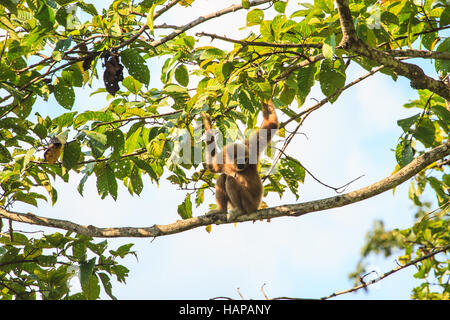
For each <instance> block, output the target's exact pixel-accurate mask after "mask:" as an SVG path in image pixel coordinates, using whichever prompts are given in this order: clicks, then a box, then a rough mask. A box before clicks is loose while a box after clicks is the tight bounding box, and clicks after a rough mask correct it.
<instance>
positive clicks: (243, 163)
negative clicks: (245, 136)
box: [224, 143, 256, 174]
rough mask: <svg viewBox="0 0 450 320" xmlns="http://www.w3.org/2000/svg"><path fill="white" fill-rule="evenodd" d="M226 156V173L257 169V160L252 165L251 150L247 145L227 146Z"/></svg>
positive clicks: (234, 144) (235, 144)
mask: <svg viewBox="0 0 450 320" xmlns="http://www.w3.org/2000/svg"><path fill="white" fill-rule="evenodd" d="M224 155H225V163H224V171H225V172H226V173H228V174H232V173H236V172H243V171H246V170H247V169H256V160H255V161H254V162H255V163H252V161H251V157H250V152H249V149H248V147H247V145H245V144H242V143H233V144H229V145H227V146H226V147H225V150H224Z"/></svg>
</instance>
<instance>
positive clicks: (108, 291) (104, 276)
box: [98, 272, 117, 300]
mask: <svg viewBox="0 0 450 320" xmlns="http://www.w3.org/2000/svg"><path fill="white" fill-rule="evenodd" d="M98 275H99V277H100V280H101V281H102V284H103V288H104V289H105V292H106V294H107V295H108V296H109V297H110V298H111V299H113V300H117V298H116V297H115V296H114V295H113V294H112V284H111V280H110V278H109V276H108V275H107V274H106V273H103V272H99V273H98Z"/></svg>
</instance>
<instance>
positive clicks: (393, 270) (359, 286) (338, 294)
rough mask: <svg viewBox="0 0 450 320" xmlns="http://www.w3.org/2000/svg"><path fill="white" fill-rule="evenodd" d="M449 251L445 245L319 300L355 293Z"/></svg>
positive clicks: (448, 247) (448, 246)
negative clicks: (367, 280)
mask: <svg viewBox="0 0 450 320" xmlns="http://www.w3.org/2000/svg"><path fill="white" fill-rule="evenodd" d="M449 249H450V245H447V246H445V247H443V248H440V249H437V250H435V251H433V252H430V253H429V254H426V255H424V256H422V257H419V258H417V259H414V260H412V261H410V262H408V263H406V264H404V265H402V266H398V267H396V268H394V269H392V270H390V271H388V272H386V273H383V274H382V275H381V276H379V277H378V278H376V279H373V280H370V281H369V282H364V283H362V284H360V285H358V286H356V287H353V288H350V289H347V290H344V291H340V292H335V293H332V294H330V295H328V296H326V297H322V298H320V299H321V300H327V299H330V298H334V297H337V296H340V295H341V294H346V293H350V292H354V291H357V290H359V289H362V288H366V287H368V286H370V285H372V284H375V283H377V282H378V281H380V280H383V279H384V278H386V277H388V276H390V275H392V274H394V273H396V272H397V271H400V270H402V269H405V268H407V267H410V266H412V265H415V264H416V263H419V262H420V261H423V260H426V259H428V258H431V257H433V256H435V255H436V254H438V253H441V252H445V251H447V250H449Z"/></svg>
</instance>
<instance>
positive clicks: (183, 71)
mask: <svg viewBox="0 0 450 320" xmlns="http://www.w3.org/2000/svg"><path fill="white" fill-rule="evenodd" d="M175 80H177V82H178V83H179V84H181V85H182V86H183V87H187V86H188V84H189V73H188V70H187V68H186V66H185V65H184V64H180V65H179V66H178V67H177V68H176V69H175Z"/></svg>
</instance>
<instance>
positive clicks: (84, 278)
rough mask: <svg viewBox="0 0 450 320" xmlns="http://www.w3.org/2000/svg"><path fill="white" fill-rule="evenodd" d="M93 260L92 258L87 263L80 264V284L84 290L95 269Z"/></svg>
mask: <svg viewBox="0 0 450 320" xmlns="http://www.w3.org/2000/svg"><path fill="white" fill-rule="evenodd" d="M95 259H96V258H95V257H94V258H92V259H90V260H88V261H82V262H80V283H81V287H82V288H85V287H86V286H88V284H89V279H90V277H91V275H92V272H93V271H94V267H95Z"/></svg>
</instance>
